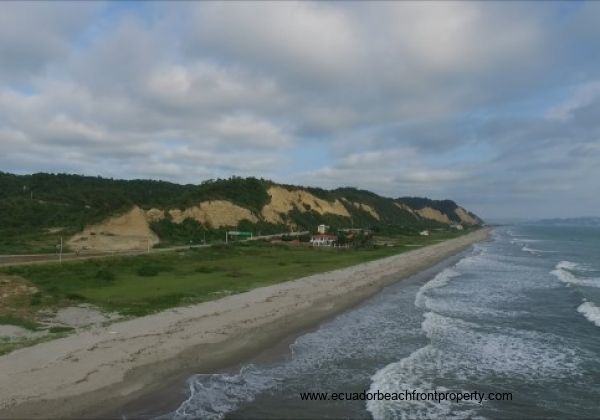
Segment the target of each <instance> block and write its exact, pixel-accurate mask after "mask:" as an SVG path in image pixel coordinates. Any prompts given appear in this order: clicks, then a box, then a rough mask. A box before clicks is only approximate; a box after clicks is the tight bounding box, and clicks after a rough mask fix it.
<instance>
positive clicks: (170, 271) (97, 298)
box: [0, 231, 459, 323]
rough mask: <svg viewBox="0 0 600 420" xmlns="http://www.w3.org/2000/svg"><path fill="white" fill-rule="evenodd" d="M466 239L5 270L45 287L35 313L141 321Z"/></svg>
mask: <svg viewBox="0 0 600 420" xmlns="http://www.w3.org/2000/svg"><path fill="white" fill-rule="evenodd" d="M458 235H459V233H458V232H455V231H440V232H433V233H432V235H431V236H428V237H424V236H419V235H405V236H401V235H394V236H389V237H385V236H378V237H376V238H375V240H374V242H373V243H374V245H371V246H369V247H366V248H349V249H339V248H337V249H334V248H331V249H323V248H321V249H314V248H311V247H307V246H301V245H289V244H287V243H280V244H271V243H266V242H260V241H256V242H239V243H236V244H235V245H219V246H212V247H208V248H198V249H189V250H185V251H180V252H165V253H161V254H153V255H143V256H137V257H115V258H105V259H95V260H85V261H76V262H68V263H63V264H62V265H61V264H56V263H49V264H36V265H27V266H15V267H7V268H3V269H1V270H0V272H1V273H5V274H8V275H12V276H20V277H22V278H24V279H25V280H27V281H28V282H29V283H31V284H32V285H34V286H35V287H37V288H38V290H39V293H38V294H36V295H34V296H35V305H33V299H34V296H32V297H31V299H32V306H31V309H32V310H35V311H37V310H40V309H43V308H56V307H61V306H68V305H76V304H80V303H90V304H93V305H96V306H98V307H101V308H104V309H105V310H108V311H116V312H120V313H121V314H125V315H134V316H139V315H145V314H148V313H151V312H155V311H159V310H163V309H166V308H169V307H173V306H178V305H183V304H190V303H197V302H202V301H206V300H211V299H216V298H218V297H221V296H223V295H226V294H232V293H240V292H244V291H247V290H250V289H253V288H255V287H259V286H266V285H270V284H274V283H279V282H283V281H287V280H290V279H294V278H298V277H302V276H305V275H310V274H314V273H318V272H323V271H328V270H332V269H336V268H340V267H345V266H349V265H354V264H359V263H362V262H365V261H369V260H374V259H377V258H382V257H385V256H389V255H393V254H397V253H401V252H404V251H407V250H410V249H414V248H413V247H414V246H415V245H419V246H421V245H426V244H430V243H435V242H436V241H440V240H443V239H447V238H450V237H455V236H458ZM405 245H409V246H405ZM0 323H2V322H1V321H0Z"/></svg>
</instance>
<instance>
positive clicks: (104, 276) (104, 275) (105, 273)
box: [96, 268, 115, 282]
mask: <svg viewBox="0 0 600 420" xmlns="http://www.w3.org/2000/svg"><path fill="white" fill-rule="evenodd" d="M96 279H98V280H102V281H106V282H110V281H113V280H114V279H115V273H113V272H112V271H110V270H108V269H106V268H101V269H100V270H98V271H97V272H96Z"/></svg>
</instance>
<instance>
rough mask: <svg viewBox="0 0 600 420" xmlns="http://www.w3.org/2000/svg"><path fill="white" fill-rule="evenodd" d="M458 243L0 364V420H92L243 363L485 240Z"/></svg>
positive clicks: (91, 335) (20, 354)
mask: <svg viewBox="0 0 600 420" xmlns="http://www.w3.org/2000/svg"><path fill="white" fill-rule="evenodd" d="M488 234H489V230H488V229H481V230H479V231H477V232H473V233H470V234H468V235H465V236H463V237H460V238H457V239H453V240H449V241H445V242H441V243H438V244H435V245H431V246H428V247H425V248H421V249H416V250H413V251H409V252H406V253H403V254H400V255H395V256H391V257H387V258H384V259H381V260H376V261H371V262H368V263H365V264H360V265H356V266H352V267H348V268H344V269H340V270H335V271H330V272H327V273H321V274H316V275H313V276H309V277H304V278H301V279H298V280H294V281H290V282H286V283H280V284H277V285H273V286H268V287H261V288H258V289H254V290H251V291H249V292H246V293H241V294H237V295H232V296H228V297H225V298H222V299H219V300H216V301H212V302H206V303H202V304H198V305H194V306H190V307H182V308H177V309H173V310H168V311H164V312H161V313H157V314H154V315H149V316H145V317H142V318H136V319H132V320H128V321H123V322H117V323H115V324H113V325H111V326H109V327H103V328H95V329H92V330H89V331H86V332H82V333H80V334H77V335H73V336H69V337H66V338H63V339H59V340H54V341H50V342H46V343H42V344H39V345H37V346H34V347H29V348H25V349H21V350H18V351H15V352H13V353H10V354H8V355H5V356H2V357H0V417H5V418H6V417H8V418H15V417H21V418H22V417H45V418H48V417H54V418H56V417H61V418H64V417H82V416H85V417H96V416H98V415H99V414H100V413H103V412H107V410H110V408H111V407H115V406H118V405H121V404H123V403H124V402H126V401H128V400H131V399H134V398H138V397H139V396H140V395H143V394H144V393H146V392H150V391H152V390H155V389H158V388H160V387H161V385H162V386H164V383H166V382H167V381H169V380H172V379H173V378H175V377H178V376H181V374H182V373H185V372H192V371H194V372H199V373H201V372H211V371H214V370H216V369H219V368H221V367H223V366H227V365H231V364H233V363H234V362H235V361H239V360H244V359H246V358H248V357H250V356H252V355H254V354H256V353H257V352H258V351H260V350H261V349H263V348H265V347H267V346H269V345H270V344H272V343H275V342H277V340H279V339H282V338H283V337H285V336H287V335H289V334H291V333H293V332H294V331H297V330H300V329H303V328H307V327H309V326H311V325H314V324H316V323H318V322H319V321H321V320H323V319H325V318H326V317H328V316H330V315H332V314H334V313H337V312H340V311H342V310H344V309H346V308H348V307H350V306H352V305H354V304H356V303H358V302H360V301H362V300H364V299H366V298H367V297H369V296H371V295H373V294H374V293H376V292H377V291H379V290H381V288H383V287H384V286H385V285H387V284H389V283H392V282H394V281H397V280H399V279H401V278H404V277H407V276H409V275H411V274H414V273H416V272H418V271H421V270H423V269H425V268H427V267H429V266H431V265H433V264H435V263H437V262H440V261H442V260H443V259H445V258H447V257H449V256H451V255H453V254H456V253H458V252H460V251H462V250H464V249H465V248H467V247H468V246H470V245H471V244H473V243H475V242H478V241H481V240H484V239H486V238H487V237H488Z"/></svg>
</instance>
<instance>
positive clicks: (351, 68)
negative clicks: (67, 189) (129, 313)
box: [0, 1, 600, 218]
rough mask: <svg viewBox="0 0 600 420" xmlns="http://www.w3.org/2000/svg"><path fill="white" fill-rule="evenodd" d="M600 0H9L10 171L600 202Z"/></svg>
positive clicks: (3, 24)
mask: <svg viewBox="0 0 600 420" xmlns="http://www.w3.org/2000/svg"><path fill="white" fill-rule="evenodd" d="M599 21H600V2H578V1H570V2H558V1H553V2H522V3H520V2H499V3H494V2H448V3H446V2H442V1H433V2H419V3H416V2H415V3H411V2H407V1H403V2H381V3H378V2H298V3H296V2H291V1H290V2H260V3H251V2H246V1H245V2H240V3H236V2H233V1H228V2H220V3H219V2H181V3H177V2H148V3H142V2H131V3H128V2H106V3H104V2H64V3H60V2H48V3H44V2H0V148H1V153H0V171H5V172H11V173H17V174H27V173H35V172H60V173H78V174H86V175H94V176H95V175H100V176H104V177H113V178H125V179H134V178H151V179H162V180H168V181H174V182H179V183H200V182H202V181H204V180H207V179H211V178H223V177H229V176H231V175H238V176H256V177H263V178H268V179H272V180H274V181H277V182H284V183H290V184H299V185H310V186H319V187H324V188H335V187H342V186H352V187H357V188H363V189H368V190H371V191H374V192H377V193H379V194H382V195H385V196H389V197H399V196H427V197H431V198H436V199H443V198H451V199H454V200H456V201H457V202H459V203H460V204H462V205H464V206H465V207H467V208H468V209H470V210H472V211H474V212H475V213H477V214H478V215H480V216H482V217H484V218H506V217H524V218H536V217H575V216H585V215H598V214H600V211H598V208H600V25H598V22H599Z"/></svg>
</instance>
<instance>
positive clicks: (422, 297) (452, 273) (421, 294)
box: [415, 268, 460, 309]
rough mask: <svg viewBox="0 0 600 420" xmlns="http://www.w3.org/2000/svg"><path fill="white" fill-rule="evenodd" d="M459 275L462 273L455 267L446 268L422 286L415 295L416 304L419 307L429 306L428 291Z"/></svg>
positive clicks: (442, 285)
mask: <svg viewBox="0 0 600 420" xmlns="http://www.w3.org/2000/svg"><path fill="white" fill-rule="evenodd" d="M459 275H460V273H459V272H458V271H456V270H454V269H453V268H446V269H444V270H443V271H441V272H440V273H438V274H437V275H436V276H435V277H434V278H433V279H431V280H429V281H428V282H427V283H425V284H424V285H423V286H421V288H420V289H419V291H418V292H417V294H416V296H415V305H416V306H417V308H422V309H426V308H427V302H428V297H427V292H428V291H430V290H432V289H437V288H440V287H444V286H446V285H447V284H448V282H449V281H450V280H451V279H452V278H454V277H457V276H459Z"/></svg>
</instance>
